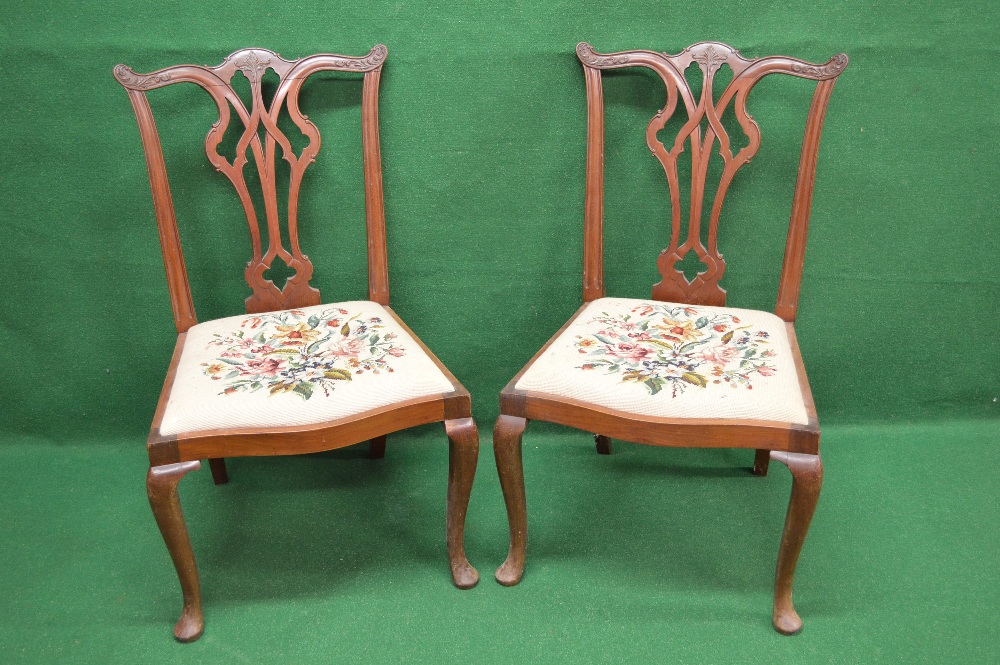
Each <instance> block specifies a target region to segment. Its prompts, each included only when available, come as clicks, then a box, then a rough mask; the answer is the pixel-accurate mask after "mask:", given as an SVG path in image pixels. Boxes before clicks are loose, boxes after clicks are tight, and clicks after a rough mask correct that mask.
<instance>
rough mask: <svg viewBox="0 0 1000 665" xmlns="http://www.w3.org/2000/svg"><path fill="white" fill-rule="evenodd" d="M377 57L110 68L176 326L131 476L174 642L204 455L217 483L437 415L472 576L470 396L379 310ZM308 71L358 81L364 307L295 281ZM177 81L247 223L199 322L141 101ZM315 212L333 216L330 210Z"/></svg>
mask: <svg viewBox="0 0 1000 665" xmlns="http://www.w3.org/2000/svg"><path fill="white" fill-rule="evenodd" d="M387 53H388V52H387V50H386V48H385V47H384V46H382V45H378V46H376V47H374V48H373V49H372V50H371V51H370V52H369V53H368V54H367V55H364V56H360V57H354V56H343V55H332V54H320V55H313V56H309V57H306V58H302V59H301V60H295V61H291V60H285V59H284V58H282V57H281V56H279V55H278V54H276V53H273V52H271V51H268V50H265V49H244V50H241V51H237V52H236V53H233V54H232V55H230V56H229V57H228V58H226V59H225V61H224V62H223V63H222V64H221V65H219V66H217V67H200V66H195V65H179V66H176V67H169V68H167V69H161V70H159V71H156V72H153V73H152V74H137V73H135V72H134V71H133V70H132V69H130V68H129V67H127V66H125V65H118V66H117V67H115V70H114V74H115V78H117V79H118V82H119V83H121V84H122V86H124V87H125V89H126V90H127V91H128V96H129V99H130V100H131V102H132V107H133V109H134V110H135V114H136V118H137V120H138V123H139V133H140V136H141V138H142V143H143V148H144V150H145V155H146V166H147V168H148V171H149V178H150V184H151V187H152V193H153V204H154V209H155V212H156V221H157V226H158V228H159V235H160V244H161V248H162V250H163V258H164V263H165V266H166V272H167V286H168V290H169V293H170V300H171V305H172V307H173V314H174V323H175V325H176V328H177V332H178V337H177V342H176V344H175V347H174V354H173V358H172V360H171V362H170V366H169V368H168V371H167V379H166V382H165V384H164V387H163V390H162V392H161V397H160V401H159V404H158V406H157V409H156V414H155V415H154V418H153V425H152V429H151V431H150V435H149V439H148V441H147V450H148V453H149V460H150V468H149V472H148V474H147V478H146V487H147V491H148V494H149V501H150V505H151V506H152V509H153V514H154V516H155V518H156V521H157V524H158V525H159V527H160V531H161V533H162V534H163V538H164V541H165V542H166V545H167V549H168V550H169V552H170V556H171V558H172V559H173V562H174V565H175V567H176V569H177V574H178V577H179V579H180V583H181V590H182V591H183V595H184V607H183V611H182V613H181V617H180V619H179V621H178V622H177V624H176V626H175V628H174V635H175V637H176V638H177V639H178V640H181V641H185V642H188V641H191V640H195V639H197V638H198V637H199V636H200V635H201V634H202V631H203V626H204V620H203V615H202V606H201V587H200V581H199V578H198V570H197V567H196V565H195V559H194V552H193V550H192V547H191V541H190V538H189V536H188V532H187V526H186V524H185V522H184V516H183V514H182V512H181V507H180V502H179V499H178V494H177V485H178V483H179V481H180V480H181V478H182V477H184V475H185V474H187V473H188V472H190V471H193V470H195V469H198V468H199V466H200V461H199V460H202V459H208V460H209V462H210V466H211V468H212V476H213V478H214V479H215V482H216V483H217V484H221V483H225V482H226V481H227V478H228V476H227V473H226V467H225V462H224V458H226V457H233V456H250V455H291V454H298V453H310V452H317V451H322V450H331V449H334V448H341V447H344V446H348V445H352V444H356V443H360V442H363V441H369V442H370V446H371V453H372V456H373V457H381V456H382V455H383V454H384V450H385V437H386V435H387V434H389V433H391V432H395V431H398V430H401V429H405V428H407V427H413V426H415V425H420V424H424V423H431V422H443V423H444V428H445V431H446V433H447V436H448V439H449V442H450V448H449V450H450V464H449V470H448V495H447V518H446V522H447V528H446V534H447V548H448V557H449V560H450V563H451V573H452V579H453V581H454V583H455V585H456V586H458V587H460V588H469V587H471V586H474V585H475V584H476V581H477V580H478V574H477V572H476V570H475V569H474V568H473V567H472V566H471V565H470V564H469V562H468V560H467V559H466V557H465V551H464V546H463V531H464V527H465V512H466V508H467V506H468V501H469V493H470V491H471V489H472V481H473V477H474V475H475V471H476V462H477V458H478V450H479V437H478V433H477V431H476V425H475V422H473V420H472V411H471V408H472V407H471V402H470V398H469V393H468V391H466V390H465V388H463V387H462V385H461V384H460V383H459V382H458V381H457V380H456V379H455V377H454V376H452V374H451V373H450V372H449V371H448V370H447V369H446V368H445V367H444V365H442V364H441V362H440V361H439V360H438V359H437V358H436V357H435V356H434V355H433V354H432V353H431V352H430V351H429V350H428V349H427V347H426V346H424V345H423V343H422V342H420V340H419V339H418V338H417V337H416V336H415V335H414V334H413V332H412V331H410V329H409V328H407V326H406V325H405V324H404V323H403V322H402V320H401V319H400V318H399V316H398V315H397V314H396V313H395V312H394V311H393V310H392V308H391V307H389V280H388V267H387V258H386V234H385V214H384V208H383V194H382V163H381V155H380V148H379V133H378V88H379V77H380V75H381V71H382V66H383V64H384V62H385V59H386V56H387ZM319 71H333V72H343V73H355V74H361V75H363V77H364V82H363V87H362V99H361V143H362V150H363V155H364V195H365V210H366V227H367V234H368V300H365V301H351V302H327V304H323V303H324V300H323V299H322V298H321V296H320V292H319V291H318V290H317V289H316V288H314V287H313V286H312V285H311V284H310V279H311V278H312V276H313V264H312V262H311V261H310V259H309V257H308V256H307V255H305V254H304V253H303V252H302V250H301V248H300V247H299V232H298V204H299V193H300V190H301V186H302V184H303V182H304V180H305V179H304V175H305V172H306V169H307V168H308V167H309V165H310V164H311V163H312V162H314V161H315V159H316V157H317V155H318V153H319V148H320V134H319V130H318V128H317V127H316V126H315V125H314V124H313V123H312V122H311V121H310V120H309V119H308V118H307V117H306V116H305V115H304V114H303V113H302V112H301V110H300V108H299V92H300V90H301V88H302V86H303V84H304V83H305V81H306V80H307V79H308V78H309V76H310V75H312V74H314V73H316V72H319ZM272 72H273V75H276V79H277V82H276V84H273V85H272V84H271V83H270V82H268V83H267V84H266V85H265V82H264V78H265V75H268V76H270V75H271V74H270V73H272ZM243 79H245V80H243ZM236 81H240V82H241V83H243V84H246V85H248V87H249V91H250V94H249V98H248V99H246V98H242V97H241V96H240V95H239V94H238V93H237V91H236V88H235V87H234V83H235V82H236ZM180 82H188V83H195V84H197V85H198V86H200V87H201V88H202V89H203V90H205V92H207V93H208V94H209V95H210V96H211V97H212V100H213V101H214V102H215V104H216V106H217V107H218V113H219V119H218V121H217V122H216V123H215V125H214V126H213V127H212V128H211V129H210V130H209V132H208V135H207V136H206V138H205V150H206V153H207V155H208V160H209V162H210V163H211V164H212V166H214V167H215V168H216V170H217V171H219V172H221V173H222V174H223V175H224V176H225V177H226V178H227V179H228V180H229V181H230V182H231V183H232V185H233V186H234V187H235V189H236V194H237V197H238V199H239V201H240V204H241V207H242V212H243V214H244V215H245V217H246V219H247V223H248V226H249V231H250V234H249V236H250V244H251V260H250V261H249V262H248V263H246V264H245V266H234V268H235V269H236V270H239V271H241V272H243V274H244V277H245V279H246V282H247V284H248V285H249V287H250V291H251V293H250V295H249V297H247V298H246V302H245V310H246V312H247V313H246V314H245V315H241V316H234V317H231V318H223V319H217V320H212V321H206V322H203V323H199V322H198V321H197V318H196V317H195V310H194V304H193V302H192V298H191V288H190V285H189V282H188V273H187V267H186V266H185V263H184V256H183V252H182V251H181V242H180V234H179V231H178V227H177V221H176V219H175V214H174V206H173V202H172V199H171V194H170V187H169V184H168V181H167V171H166V166H165V163H164V157H163V151H162V149H161V146H160V138H159V135H158V133H157V129H156V124H155V122H154V120H153V114H152V110H151V108H150V105H149V102H148V100H147V97H146V93H147V91H150V90H154V89H157V88H162V87H164V86H168V85H172V84H174V83H180ZM265 88H266V91H265ZM265 92H266V93H270V94H269V95H267V94H265ZM268 96H269V101H267V102H265V97H268ZM286 120H287V121H290V122H284V121H286ZM237 123H238V125H242V126H241V127H240V131H239V132H238V134H239V138H238V139H237V140H236V147H235V154H234V156H232V157H229V156H223V154H221V152H226V153H227V155H228V154H229V152H228V151H224V150H221V149H220V144H221V143H222V142H223V137H224V135H225V134H226V130H227V128H229V127H230V125H231V124H233V125H236V124H237ZM282 126H285V127H294V128H295V129H296V130H297V131H298V132H300V133H301V135H302V137H304V143H305V146H304V147H302V148H301V149H300V150H296V149H294V148H293V147H292V143H293V141H292V140H290V137H289V136H288V135H286V133H285V132H284V131H282V129H281V127H282ZM289 131H290V130H289ZM295 139H296V140H295V141H294V142H295V143H296V144H300V143H302V142H303V140H302V138H301V137H295ZM278 156H280V157H281V159H280V160H278V159H276V157H278ZM279 173H280V175H279ZM248 176H249V177H248ZM248 183H253V184H254V187H256V186H258V185H259V187H260V191H259V192H255V194H259V195H260V196H257V197H255V196H252V195H251V186H250V184H248ZM286 188H287V189H286ZM279 189H281V190H283V191H282V193H281V195H282V201H283V205H282V206H281V207H280V208H279V204H278V201H279V196H278V193H279ZM255 198H256V200H255ZM261 203H262V204H263V205H262V207H261ZM330 216H331V218H335V217H336V215H335V211H334V212H331V215H330ZM261 221H262V222H263V223H261ZM282 221H284V224H282ZM262 227H263V229H264V230H265V231H266V240H267V244H266V245H265V244H264V242H263V240H264V237H265V234H264V233H262V232H261V231H262ZM281 264H284V266H285V267H287V268H288V269H289V270H290V271H291V272H292V274H291V276H289V277H288V278H287V280H286V281H284V283H283V284H282V283H276V282H275V281H273V280H272V279H271V277H269V276H268V275H272V276H275V277H277V275H275V274H274V273H269V272H268V271H269V270H271V269H272V268H278V267H281Z"/></svg>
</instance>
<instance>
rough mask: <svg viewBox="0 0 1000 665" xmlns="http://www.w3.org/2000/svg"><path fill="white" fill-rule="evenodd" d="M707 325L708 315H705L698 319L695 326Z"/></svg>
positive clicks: (702, 326)
mask: <svg viewBox="0 0 1000 665" xmlns="http://www.w3.org/2000/svg"><path fill="white" fill-rule="evenodd" d="M707 325H708V317H707V316H703V317H701V318H700V319H698V320H697V321H695V322H694V327H695V328H704V327H705V326H707Z"/></svg>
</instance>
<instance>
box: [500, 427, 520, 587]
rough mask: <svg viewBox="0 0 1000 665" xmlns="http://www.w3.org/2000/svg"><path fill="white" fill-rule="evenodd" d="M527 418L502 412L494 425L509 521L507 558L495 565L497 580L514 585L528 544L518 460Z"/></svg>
mask: <svg viewBox="0 0 1000 665" xmlns="http://www.w3.org/2000/svg"><path fill="white" fill-rule="evenodd" d="M527 426H528V421H527V420H525V419H524V418H518V417H517V416H507V415H501V416H500V417H499V418H497V424H496V427H494V429H493V454H494V455H495V456H496V461H497V473H498V474H499V475H500V487H501V489H503V499H504V502H505V503H506V504H507V521H508V522H509V523H510V551H509V552H508V553H507V560H506V561H504V562H503V565H502V566H500V567H499V568H497V572H496V578H497V582H499V583H500V584H503V585H504V586H513V585H515V584H517V583H518V582H520V581H521V576H522V575H523V574H524V557H525V551H526V550H527V546H528V514H527V507H526V505H525V500H524V467H523V466H522V463H521V435H522V434H523V433H524V428H525V427H527Z"/></svg>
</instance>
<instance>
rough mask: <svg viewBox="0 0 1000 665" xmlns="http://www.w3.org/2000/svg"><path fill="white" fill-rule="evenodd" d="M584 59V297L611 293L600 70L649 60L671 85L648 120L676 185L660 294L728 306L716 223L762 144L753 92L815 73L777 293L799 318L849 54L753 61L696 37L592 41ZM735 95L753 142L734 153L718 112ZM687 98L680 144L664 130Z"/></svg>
mask: <svg viewBox="0 0 1000 665" xmlns="http://www.w3.org/2000/svg"><path fill="white" fill-rule="evenodd" d="M576 52H577V56H578V58H579V59H580V61H581V62H582V63H583V66H584V72H585V75H586V87H587V118H588V131H587V139H588V140H587V180H586V182H587V185H586V200H585V221H584V270H583V274H584V284H583V299H584V302H590V301H592V300H595V299H597V298H601V297H603V296H604V295H605V289H604V255H603V196H604V193H603V189H604V105H603V97H602V91H601V70H605V69H622V68H626V67H646V68H648V69H650V70H652V71H653V72H655V73H656V74H657V75H658V76H659V77H660V79H661V80H662V81H663V83H664V85H665V86H666V90H667V99H666V103H665V105H664V108H663V109H661V110H660V111H659V112H658V113H657V114H656V115H655V116H654V117H653V119H652V120H651V121H650V122H649V124H648V126H647V128H646V145H647V146H648V147H649V149H650V151H651V152H652V153H653V155H654V156H655V157H656V158H657V160H658V161H659V162H660V164H661V166H662V167H663V170H664V174H665V175H666V178H667V182H668V184H669V188H670V209H671V233H670V246H669V247H667V249H665V250H663V252H662V253H661V254H660V256H659V258H658V260H657V267H658V271H659V273H660V276H661V280H660V281H659V282H658V283H656V284H654V285H653V288H652V297H653V299H655V300H662V301H672V302H680V303H688V304H694V305H714V306H725V304H726V291H725V289H723V288H722V287H721V286H720V285H719V281H720V280H721V278H722V276H723V274H724V273H725V269H726V262H725V260H724V259H723V256H722V254H721V253H720V252H719V249H718V242H717V231H718V225H719V217H720V214H721V211H722V204H723V201H724V200H725V196H726V193H727V191H728V188H729V185H730V183H731V182H732V180H733V178H734V176H735V175H736V172H737V171H739V169H740V168H741V167H743V166H744V165H746V164H748V163H749V162H750V160H751V158H752V157H753V156H754V155H755V154H756V153H757V150H758V149H759V148H760V142H761V135H760V129H759V128H758V126H757V124H756V122H754V120H753V117H752V116H750V114H749V113H748V112H747V108H746V102H747V96H748V95H749V93H750V91H751V90H752V89H753V87H754V86H755V85H756V84H757V82H758V81H760V80H761V79H762V78H763V77H764V76H767V75H768V74H774V73H780V74H789V75H792V76H796V77H799V78H805V79H811V80H814V81H817V86H816V92H815V94H814V96H813V101H812V106H811V108H810V110H809V116H808V118H807V121H806V129H805V136H804V140H803V144H802V153H801V157H800V161H799V172H798V178H797V181H796V184H795V193H794V197H793V203H792V214H791V220H790V224H789V230H788V238H787V242H786V247H785V258H784V265H783V268H782V273H781V282H780V286H779V291H778V302H777V307H776V310H775V312H776V314H777V315H778V316H780V317H781V318H782V319H784V320H786V321H794V320H795V315H796V310H797V306H798V295H799V286H800V283H801V279H802V264H803V260H804V257H805V243H806V235H807V232H808V226H809V212H810V207H811V204H812V193H813V181H814V176H815V172H816V160H817V156H818V152H819V140H820V134H821V132H822V128H823V118H824V115H825V113H826V108H827V103H828V101H829V98H830V93H831V92H832V90H833V86H834V84H835V83H836V80H837V77H838V76H839V75H840V73H841V72H843V70H844V68H845V67H846V66H847V63H848V59H847V56H846V55H844V54H839V55H836V56H834V57H833V58H831V59H830V60H829V61H828V62H826V63H824V64H811V63H807V62H804V61H801V60H796V59H794V58H787V57H781V56H772V57H765V58H759V59H756V60H747V59H745V58H743V57H742V56H740V54H739V53H738V52H737V51H736V50H734V49H733V48H731V47H729V46H727V45H726V44H722V43H719V42H702V43H700V44H695V45H694V46H691V47H689V48H687V49H685V50H684V51H682V52H681V53H679V54H677V55H668V54H665V53H657V52H654V51H623V52H619V53H608V54H601V53H596V52H595V51H594V49H593V47H591V46H590V44H587V43H585V42H584V43H581V44H579V45H578V46H577V49H576ZM693 63H696V64H697V66H698V67H699V68H700V70H701V74H702V89H701V95H700V97H698V96H696V94H695V93H694V91H693V90H692V89H691V86H690V85H689V84H688V81H687V79H686V78H685V72H686V71H687V69H688V67H689V66H691V65H692V64H693ZM723 65H728V66H729V68H730V69H731V70H732V73H733V77H732V80H731V81H730V82H729V84H728V85H727V86H726V87H725V89H724V90H723V92H722V94H721V95H720V96H719V97H718V99H715V98H714V96H713V79H714V77H715V75H716V73H717V72H718V70H719V69H720V68H721V67H722V66H723ZM730 103H732V111H731V113H733V114H734V116H735V119H736V121H737V122H738V123H739V126H740V128H741V129H742V131H743V132H744V134H745V135H746V138H747V139H748V143H747V145H746V146H745V147H743V148H742V149H740V150H738V151H736V152H735V154H734V151H733V149H732V147H731V140H730V136H729V135H728V133H727V132H726V130H725V128H724V127H723V125H722V121H721V118H722V116H723V115H724V113H725V112H726V109H727V107H728V106H729V105H730ZM681 105H683V107H684V110H685V111H686V114H687V118H688V119H687V121H686V122H685V123H684V124H683V126H682V127H681V129H680V130H679V131H678V133H677V135H676V137H672V138H673V143H672V144H670V145H664V144H663V143H662V142H661V141H660V140H659V138H658V137H657V133H658V132H660V130H662V129H663V128H664V127H665V126H666V124H667V122H668V121H669V120H670V119H671V118H672V117H673V116H674V114H675V112H676V111H678V109H679V107H680V106H681ZM716 141H718V144H719V145H718V150H717V152H718V155H719V156H720V157H721V158H722V162H723V166H722V174H721V177H720V180H719V182H718V186H717V188H716V190H715V194H714V196H713V197H712V199H711V201H705V198H706V197H705V191H706V186H705V185H706V180H707V177H708V173H709V168H708V167H709V161H710V158H711V156H712V151H713V148H714V147H715V146H714V143H715V142H716ZM685 150H687V151H689V152H690V160H691V183H690V197H689V199H688V202H689V205H688V224H687V235H686V238H683V239H682V237H681V234H682V230H681V226H682V211H681V207H682V206H681V187H682V183H681V182H680V176H679V170H678V159H679V157H680V155H681V153H682V152H684V151H685ZM706 205H710V213H709V216H708V229H707V246H706V244H704V243H703V242H702V233H701V225H702V221H703V208H704V207H705V206H706ZM692 251H693V252H694V253H695V254H696V256H697V257H698V259H699V260H700V262H701V263H702V264H704V266H705V269H704V270H703V271H701V272H700V273H699V274H698V275H696V276H695V277H694V279H692V280H688V279H687V277H686V276H685V274H684V272H683V271H681V270H679V269H678V268H677V267H676V266H677V264H678V263H679V262H681V261H683V260H684V259H685V257H686V256H687V255H688V253H689V252H692Z"/></svg>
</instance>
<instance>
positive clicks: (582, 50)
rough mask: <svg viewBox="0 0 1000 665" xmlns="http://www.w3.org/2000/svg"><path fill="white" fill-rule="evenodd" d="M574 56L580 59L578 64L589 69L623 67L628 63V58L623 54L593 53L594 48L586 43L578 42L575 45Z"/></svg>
mask: <svg viewBox="0 0 1000 665" xmlns="http://www.w3.org/2000/svg"><path fill="white" fill-rule="evenodd" d="M576 55H577V57H579V58H580V62H582V63H583V64H585V65H590V66H591V67H608V66H611V65H624V64H626V63H628V62H629V57H628V55H625V54H618V53H616V54H614V55H601V54H598V53H595V52H594V47H593V46H591V45H590V44H588V43H587V42H580V43H579V44H577V45H576Z"/></svg>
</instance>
